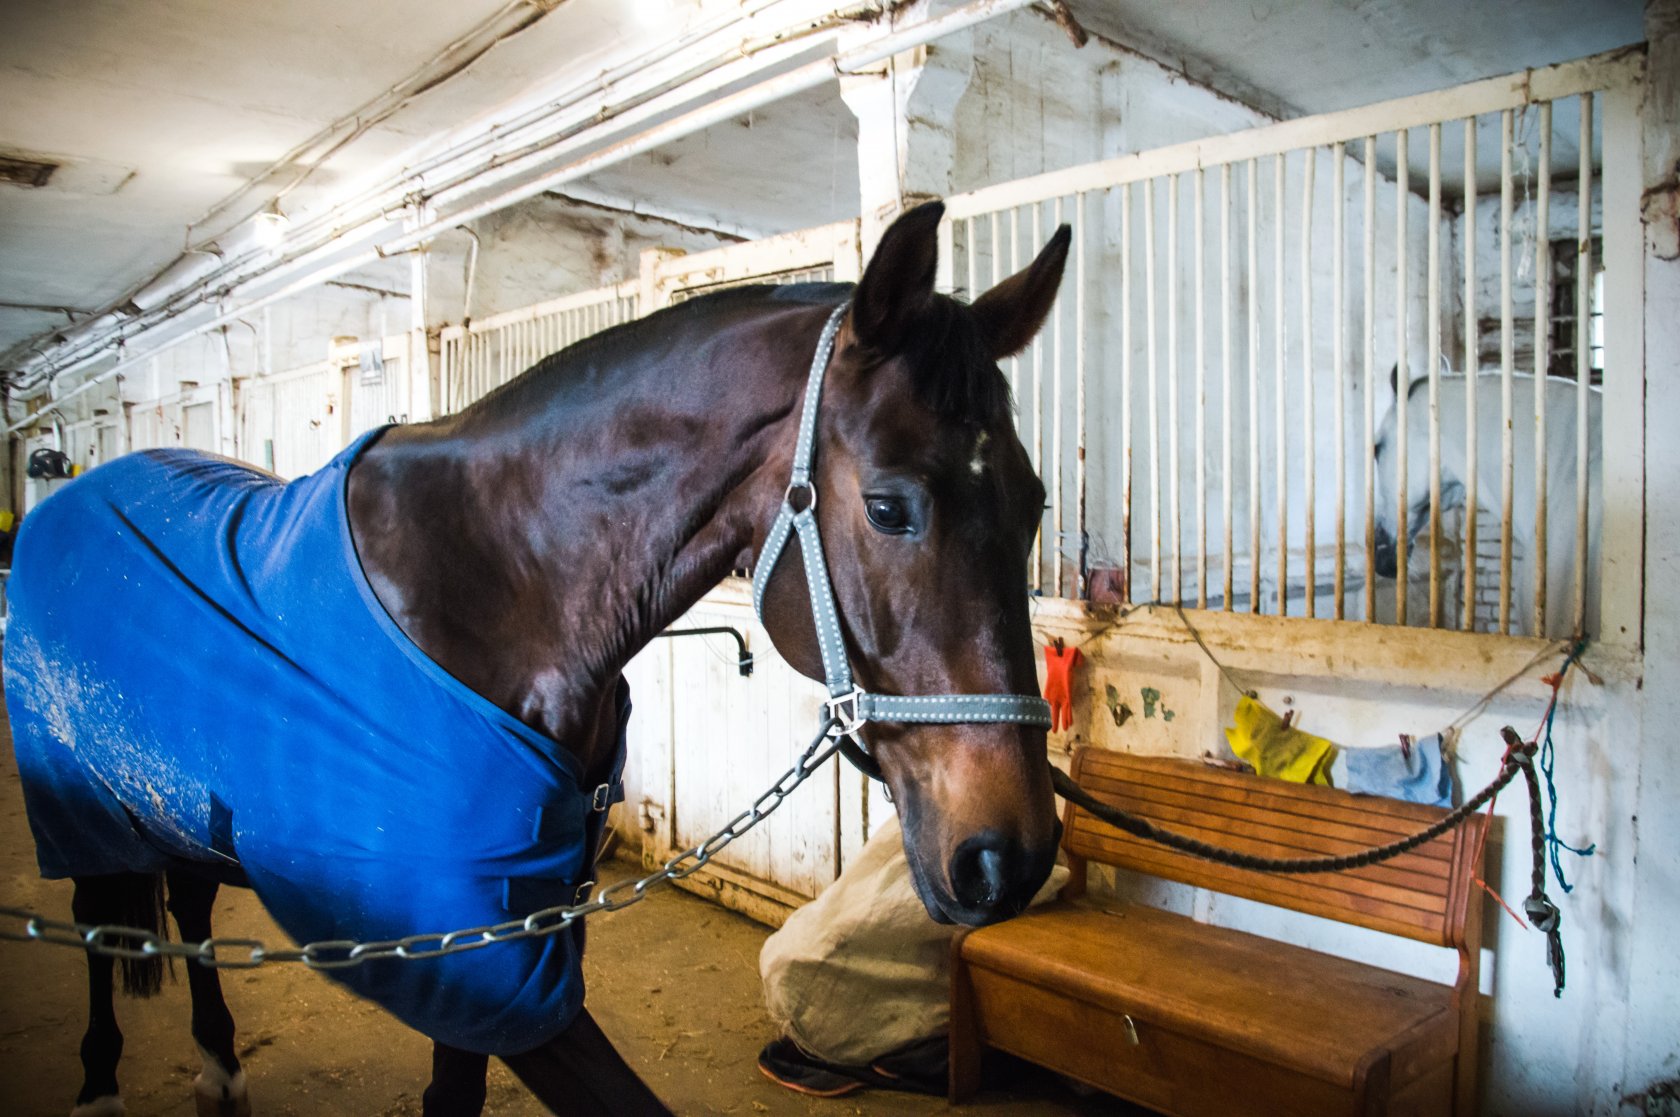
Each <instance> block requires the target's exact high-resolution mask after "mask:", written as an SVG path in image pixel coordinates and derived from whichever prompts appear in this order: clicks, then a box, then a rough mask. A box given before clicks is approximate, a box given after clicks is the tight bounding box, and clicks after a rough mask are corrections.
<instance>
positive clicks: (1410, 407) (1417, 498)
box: [1372, 358, 1464, 578]
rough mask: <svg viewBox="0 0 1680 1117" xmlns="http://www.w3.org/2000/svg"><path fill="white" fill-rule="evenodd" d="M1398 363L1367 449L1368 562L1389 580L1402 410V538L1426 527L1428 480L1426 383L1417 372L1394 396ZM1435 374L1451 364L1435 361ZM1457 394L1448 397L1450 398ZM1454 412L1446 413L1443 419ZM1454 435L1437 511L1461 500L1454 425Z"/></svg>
mask: <svg viewBox="0 0 1680 1117" xmlns="http://www.w3.org/2000/svg"><path fill="white" fill-rule="evenodd" d="M1399 373H1400V367H1399V365H1398V364H1397V365H1395V366H1394V367H1393V368H1392V369H1391V370H1390V371H1389V375H1388V386H1389V390H1390V391H1391V392H1393V393H1394V402H1393V404H1391V405H1390V407H1389V409H1388V413H1387V414H1386V415H1384V416H1383V419H1382V424H1381V425H1380V426H1379V427H1377V430H1376V442H1375V445H1374V446H1373V453H1374V455H1375V457H1376V489H1377V491H1376V503H1377V506H1376V510H1375V515H1374V516H1373V520H1374V526H1375V539H1374V543H1373V548H1372V550H1373V560H1374V563H1375V569H1376V572H1377V574H1378V576H1379V577H1383V578H1394V577H1395V576H1396V575H1397V574H1398V572H1399V537H1400V530H1401V527H1402V525H1401V524H1400V523H1399V514H1398V513H1399V508H1400V502H1399V500H1398V499H1397V494H1398V491H1399V478H1398V472H1399V471H1398V468H1397V466H1396V464H1395V456H1396V454H1397V447H1398V445H1399V429H1400V424H1399V413H1400V409H1401V408H1402V407H1404V408H1406V441H1407V445H1408V447H1409V449H1408V454H1409V457H1410V464H1409V467H1408V468H1407V470H1406V501H1405V509H1406V523H1405V524H1404V525H1403V526H1404V529H1405V532H1406V542H1407V544H1408V545H1410V543H1411V541H1412V540H1414V539H1416V538H1417V537H1418V534H1419V533H1420V532H1423V531H1425V530H1427V529H1428V527H1429V506H1430V478H1429V458H1428V453H1429V427H1428V422H1429V410H1428V400H1427V396H1426V395H1425V394H1424V392H1425V390H1426V389H1427V388H1428V386H1429V378H1428V377H1427V376H1420V377H1418V378H1417V379H1415V380H1413V381H1412V382H1411V383H1410V384H1409V385H1408V386H1407V388H1406V395H1405V397H1404V398H1401V396H1400V394H1399ZM1441 376H1442V377H1443V378H1448V377H1453V378H1457V374H1455V373H1454V372H1453V370H1452V367H1451V366H1450V365H1449V364H1448V363H1447V361H1446V359H1445V358H1442V359H1441ZM1460 398H1462V392H1461V393H1460V395H1458V396H1455V397H1454V402H1456V401H1457V400H1458V399H1460ZM1455 417H1456V416H1455V415H1454V414H1452V413H1450V412H1449V414H1448V416H1447V418H1449V419H1451V418H1455ZM1454 433H1455V434H1458V435H1459V437H1458V439H1457V440H1456V441H1453V440H1446V441H1445V442H1444V443H1443V446H1442V456H1441V505H1442V510H1443V511H1446V510H1447V509H1449V508H1454V507H1458V506H1459V505H1461V504H1462V503H1463V494H1464V485H1463V482H1462V481H1461V479H1460V477H1459V473H1460V472H1461V471H1462V469H1463V460H1462V455H1461V454H1460V453H1459V452H1458V451H1459V449H1460V447H1461V446H1462V445H1463V438H1462V433H1461V429H1460V428H1457V427H1455V428H1454Z"/></svg>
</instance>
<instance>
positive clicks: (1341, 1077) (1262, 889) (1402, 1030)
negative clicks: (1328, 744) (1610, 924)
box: [951, 750, 1485, 1117]
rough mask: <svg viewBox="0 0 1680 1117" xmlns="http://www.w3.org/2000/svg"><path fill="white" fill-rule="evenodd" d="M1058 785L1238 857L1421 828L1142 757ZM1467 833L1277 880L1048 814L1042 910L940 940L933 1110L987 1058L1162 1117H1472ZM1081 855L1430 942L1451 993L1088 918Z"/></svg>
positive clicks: (1384, 808)
mask: <svg viewBox="0 0 1680 1117" xmlns="http://www.w3.org/2000/svg"><path fill="white" fill-rule="evenodd" d="M1074 770H1075V778H1076V779H1077V780H1079V782H1080V783H1081V784H1083V785H1084V786H1085V787H1086V788H1087V790H1090V791H1092V793H1093V794H1096V795H1098V797H1099V798H1102V799H1105V800H1107V801H1110V802H1113V803H1115V804H1116V805H1119V806H1123V807H1124V808H1126V809H1127V810H1131V811H1133V812H1134V813H1138V814H1142V815H1144V816H1145V817H1150V818H1153V819H1154V820H1155V821H1157V822H1159V823H1161V824H1162V825H1166V826H1169V827H1172V828H1174V829H1178V830H1179V831H1181V832H1185V833H1196V834H1198V835H1199V836H1204V837H1207V838H1208V839H1209V840H1215V841H1219V842H1220V843H1221V844H1225V845H1231V846H1235V847H1238V848H1245V849H1247V850H1248V851H1249V852H1255V853H1262V852H1263V853H1270V854H1273V855H1281V856H1310V855H1312V854H1315V853H1347V852H1351V851H1353V850H1355V849H1358V848H1362V847H1367V846H1370V845H1376V844H1380V843H1381V842H1383V841H1390V840H1393V838H1394V837H1397V836H1399V835H1401V834H1404V833H1408V832H1411V831H1414V830H1416V829H1419V828H1421V827H1422V826H1424V825H1427V824H1428V823H1429V822H1431V821H1433V820H1434V819H1435V818H1438V817H1440V814H1441V812H1440V811H1438V810H1436V809H1434V808H1425V807H1418V806H1415V805H1413V804H1401V803H1395V802H1393V801H1387V800H1370V799H1357V798H1355V797H1353V796H1350V795H1348V794H1347V793H1345V792H1340V791H1334V790H1332V789H1328V788H1305V787H1300V786H1298V785H1282V786H1280V785H1278V784H1277V783H1276V782H1275V781H1262V780H1260V779H1259V778H1258V777H1254V776H1247V775H1242V774H1237V773H1230V772H1223V771H1219V770H1216V769H1210V768H1207V767H1206V766H1203V765H1199V764H1195V763H1193V762H1186V761H1179V760H1167V759H1163V758H1147V757H1133V756H1128V755H1126V754H1115V753H1098V752H1096V751H1095V750H1082V752H1081V754H1080V755H1079V756H1078V758H1077V759H1076V762H1075V765H1074ZM1484 824H1485V819H1482V818H1476V819H1472V820H1471V821H1470V822H1469V823H1468V824H1467V826H1466V827H1464V828H1460V829H1459V830H1456V831H1452V832H1449V834H1447V835H1444V836H1443V837H1441V838H1438V839H1436V840H1435V841H1434V842H1431V843H1428V844H1427V845H1425V846H1423V847H1420V848H1419V849H1418V850H1416V851H1413V852H1412V853H1408V854H1405V855H1403V856H1402V857H1400V858H1398V859H1396V860H1395V861H1393V862H1390V863H1389V864H1387V865H1379V866H1373V867H1370V868H1366V869H1360V870H1353V871H1351V872H1343V873H1319V874H1303V875H1291V876H1283V877H1278V876H1267V875H1265V874H1258V873H1253V872H1249V871H1247V870H1234V869H1228V868H1225V867H1223V866H1218V865H1213V864H1210V863H1208V862H1204V861H1200V860H1197V859H1195V858H1192V857H1189V856H1186V855H1182V854H1176V853H1172V852H1170V851H1164V850H1162V849H1161V847H1159V846H1155V845H1153V844H1151V843H1146V842H1140V841H1138V840H1137V839H1134V838H1130V837H1128V836H1125V835H1121V834H1119V833H1118V832H1116V831H1114V830H1113V829H1112V828H1110V827H1109V826H1107V824H1106V823H1102V822H1100V821H1098V820H1097V819H1095V818H1093V817H1091V816H1090V815H1088V814H1085V813H1084V812H1082V811H1078V810H1076V809H1073V808H1071V807H1070V809H1069V811H1068V817H1067V819H1066V826H1065V830H1064V842H1065V844H1066V848H1067V853H1068V855H1069V860H1070V861H1071V862H1072V864H1073V871H1074V876H1073V878H1072V880H1071V881H1070V884H1069V887H1068V888H1067V889H1065V890H1064V893H1063V897H1064V898H1063V899H1062V900H1060V901H1058V902H1056V903H1054V904H1050V905H1047V906H1045V907H1042V908H1035V909H1033V910H1032V911H1030V912H1028V913H1027V914H1025V915H1022V916H1020V917H1018V918H1016V919H1013V920H1009V921H1007V922H1004V923H1000V924H997V925H995V926H991V927H986V928H982V929H980V930H976V931H972V932H969V933H967V934H964V935H961V936H959V937H958V938H957V939H956V941H955V943H954V944H953V947H952V985H951V1097H952V1100H953V1101H960V1100H963V1099H965V1098H966V1097H968V1096H969V1095H970V1094H972V1093H973V1091H974V1089H975V1088H976V1087H977V1085H978V1081H979V1064H980V1057H981V1054H982V1053H983V1052H984V1050H985V1049H986V1048H988V1047H991V1048H997V1049H999V1050H1003V1051H1007V1052H1010V1053H1011V1054H1014V1055H1018V1056H1020V1057H1022V1058H1025V1059H1027V1060H1029V1061H1032V1062H1034V1063H1038V1064H1040V1065H1042V1066H1046V1067H1049V1068H1051V1069H1053V1070H1056V1071H1058V1072H1060V1073H1062V1074H1065V1075H1068V1076H1069V1077H1071V1078H1074V1079H1077V1080H1079V1081H1081V1082H1084V1083H1087V1084H1089V1085H1091V1086H1095V1087H1098V1088H1099V1089H1103V1090H1106V1091H1109V1092H1110V1093H1114V1094H1117V1095H1119V1096H1121V1097H1124V1098H1127V1099H1129V1100H1132V1101H1135V1102H1138V1103H1141V1104H1143V1105H1146V1106H1149V1107H1151V1108H1154V1109H1157V1110H1160V1111H1161V1112H1163V1113H1168V1114H1175V1115H1183V1117H1202V1115H1209V1117H1212V1115H1215V1114H1217V1115H1220V1117H1225V1115H1229V1114H1278V1115H1288V1117H1320V1115H1322V1117H1331V1115H1344V1114H1348V1115H1351V1114H1359V1115H1372V1114H1386V1115H1391V1117H1446V1115H1447V1114H1451V1113H1454V1112H1457V1113H1460V1114H1468V1113H1470V1112H1473V1110H1474V1075H1473V1068H1474V1065H1475V1064H1474V1058H1475V1053H1474V1046H1475V1042H1476V1028H1475V1010H1476V1005H1475V996H1476V994H1475V984H1476V953H1475V952H1476V950H1477V949H1478V948H1479V942H1480V935H1479V925H1480V920H1479V916H1478V914H1477V908H1476V906H1475V905H1473V904H1471V903H1470V902H1469V897H1468V887H1469V884H1470V881H1471V879H1472V878H1473V875H1474V872H1475V870H1476V865H1477V860H1478V858H1477V856H1476V854H1478V853H1479V849H1480V842H1479V838H1480V834H1481V828H1482V826H1483V825H1484ZM1092 860H1096V861H1101V862H1104V863H1107V864H1112V865H1117V866H1120V867H1122V868H1126V869H1129V870H1132V871H1134V872H1144V873H1150V874H1152V875H1156V876H1160V877H1163V878H1165V879H1169V880H1176V881H1180V882H1182V883H1186V884H1192V885H1196V886H1199V887H1203V888H1208V889H1212V890H1214V891H1219V892H1224V893H1228V894H1231V895H1237V896H1243V897H1245V898H1247V899H1251V900H1255V901H1258V902H1262V903H1270V904H1273V905H1276V906H1279V907H1285V908H1291V909H1293V910H1296V911H1303V912H1308V913H1311V914H1314V915H1320V916H1326V917H1328V918H1331V919H1336V920H1339V921H1340V922H1344V923H1350V924H1354V925H1358V926H1364V927H1367V928H1369V929H1372V930H1381V931H1386V932H1388V933H1391V934H1399V935H1402V936H1404V937H1407V938H1411V939H1414V940H1418V941H1422V942H1428V943H1432V944H1434V945H1436V946H1442V947H1447V948H1449V949H1453V950H1456V951H1457V953H1458V954H1459V962H1460V965H1459V973H1458V979H1457V981H1456V982H1455V983H1454V984H1451V985H1444V984H1439V983H1436V982H1432V981H1427V980H1424V979H1422V978H1418V977H1413V976H1411V975H1408V974H1403V973H1397V972H1394V971H1391V970H1388V969H1384V968H1382V967H1380V966H1374V965H1367V964H1364V963H1360V962H1354V961H1350V960H1348V959H1345V958H1341V957H1337V956H1335V955H1331V954H1325V953H1323V952H1320V951H1316V950H1312V949H1308V948H1307V947H1304V946H1300V945H1296V944H1294V943H1288V942H1279V941H1276V940H1274V939H1270V938H1266V937H1263V936H1260V935H1255V934H1251V933H1248V932H1244V931H1238V930H1233V929H1230V928H1225V927H1217V926H1213V925H1210V924H1207V923H1200V922H1197V921H1195V920H1193V919H1190V918H1188V917H1186V916H1182V915H1177V914H1175V913H1172V912H1167V911H1162V910H1159V909H1156V908H1152V907H1148V906H1146V905H1142V904H1132V903H1127V902H1124V901H1119V900H1104V901H1103V902H1101V903H1097V902H1094V901H1093V900H1092V899H1091V898H1089V897H1086V896H1085V895H1084V884H1085V880H1086V864H1087V863H1088V862H1089V861H1092Z"/></svg>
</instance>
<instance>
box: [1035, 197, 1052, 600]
mask: <svg viewBox="0 0 1680 1117" xmlns="http://www.w3.org/2000/svg"><path fill="white" fill-rule="evenodd" d="M1031 244H1032V254H1031V257H1030V258H1032V259H1036V258H1037V257H1038V253H1039V250H1040V249H1041V248H1042V247H1043V244H1044V210H1043V204H1042V203H1040V202H1034V203H1033V204H1032V237H1031ZM1031 352H1032V420H1033V421H1032V463H1033V472H1035V473H1038V474H1039V475H1040V476H1042V475H1043V472H1044V469H1045V457H1044V331H1043V330H1040V331H1039V332H1038V333H1037V334H1036V335H1034V337H1033V340H1032V349H1031ZM1051 483H1052V487H1051V493H1052V499H1053V500H1054V499H1056V497H1055V485H1056V479H1055V478H1052V479H1051ZM1044 519H1045V517H1044V514H1043V513H1040V515H1039V525H1038V538H1037V539H1036V540H1035V541H1034V542H1033V584H1034V585H1035V586H1037V587H1038V588H1039V589H1040V590H1042V589H1043V588H1044V552H1045V539H1044ZM1050 520H1051V523H1052V524H1054V523H1055V515H1054V511H1053V510H1052V513H1051V516H1050ZM1055 545H1056V541H1055V540H1050V550H1051V552H1052V553H1054V551H1055Z"/></svg>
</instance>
